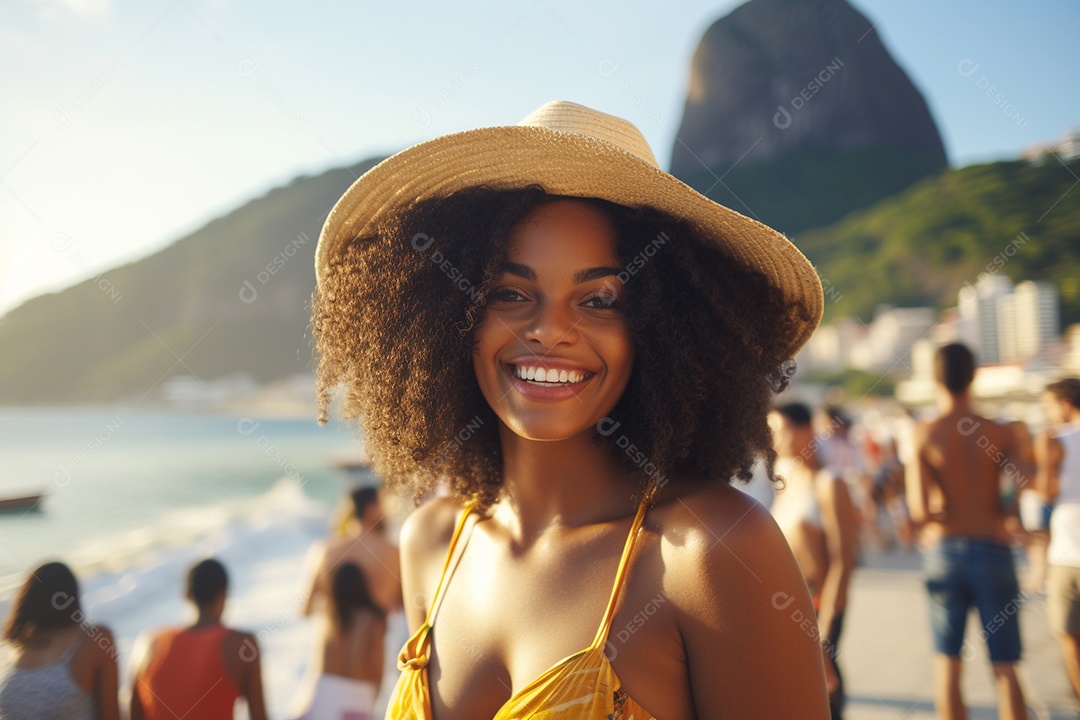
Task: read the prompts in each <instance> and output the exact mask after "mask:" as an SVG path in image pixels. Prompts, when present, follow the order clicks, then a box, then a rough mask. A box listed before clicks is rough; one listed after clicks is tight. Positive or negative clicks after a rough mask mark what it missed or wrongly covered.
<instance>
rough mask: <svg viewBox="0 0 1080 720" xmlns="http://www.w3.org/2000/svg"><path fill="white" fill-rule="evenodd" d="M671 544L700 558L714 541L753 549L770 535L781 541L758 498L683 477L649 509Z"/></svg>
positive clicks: (719, 543) (678, 552)
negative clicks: (676, 487)
mask: <svg viewBox="0 0 1080 720" xmlns="http://www.w3.org/2000/svg"><path fill="white" fill-rule="evenodd" d="M650 516H651V517H653V518H654V519H655V521H656V523H657V524H658V526H659V527H658V528H657V529H659V530H662V532H663V533H664V539H665V540H667V541H669V542H670V543H671V544H672V545H673V548H672V549H673V552H676V553H677V554H680V555H683V556H685V557H687V558H692V557H698V558H702V557H704V555H706V554H710V553H711V550H714V549H715V547H716V546H717V545H720V546H725V545H727V546H730V547H732V548H738V549H739V550H741V551H744V552H754V551H755V548H758V547H759V546H761V545H762V544H764V545H765V546H766V549H767V546H768V545H769V544H770V538H771V536H775V538H776V539H777V540H778V541H779V542H780V543H783V542H784V540H783V536H782V535H780V534H779V530H778V529H776V531H775V533H774V532H773V530H774V529H775V523H774V522H773V519H772V516H771V515H770V514H769V511H768V510H767V509H765V508H764V507H763V506H762V505H761V504H760V503H759V502H757V501H756V500H754V499H753V498H752V497H750V496H749V495H747V494H746V493H744V492H742V491H740V490H738V489H737V488H735V487H734V486H732V485H728V484H722V483H715V482H708V481H685V482H683V483H682V484H681V485H680V488H679V491H678V492H677V494H676V493H672V494H671V495H670V496H669V497H667V498H664V497H663V496H662V495H661V499H660V501H659V502H658V504H657V506H656V508H654V510H653V511H652V512H650ZM763 535H764V536H766V537H763Z"/></svg>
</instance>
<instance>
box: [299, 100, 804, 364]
mask: <svg viewBox="0 0 1080 720" xmlns="http://www.w3.org/2000/svg"><path fill="white" fill-rule="evenodd" d="M530 184H537V185H540V186H541V187H543V188H544V190H546V191H547V192H548V193H550V194H552V195H569V196H575V197H593V198H601V199H603V200H608V201H610V202H613V203H617V204H619V205H625V206H629V207H637V206H646V205H647V206H651V207H653V208H656V209H657V210H661V211H663V212H666V213H668V214H669V215H672V216H674V217H677V218H682V219H684V220H686V221H687V222H689V223H690V224H691V225H692V226H693V227H694V229H695V230H696V231H697V232H698V233H699V234H700V235H701V236H702V237H703V238H704V239H705V240H706V241H708V242H713V243H715V244H716V246H717V247H719V248H720V249H721V250H722V251H723V252H724V253H725V254H726V255H728V256H729V257H731V258H732V259H733V260H735V261H736V262H738V263H739V264H741V265H743V266H745V267H748V268H752V269H754V270H758V271H760V272H761V273H763V274H764V275H765V277H766V278H768V280H769V282H770V283H772V284H773V285H775V286H776V287H777V288H779V289H780V290H781V291H782V292H783V294H784V298H785V299H786V300H788V301H793V302H795V303H798V304H799V305H801V306H802V307H803V308H804V309H805V311H806V312H805V316H806V317H807V318H809V320H806V321H804V322H801V324H800V326H799V327H798V329H797V331H796V332H795V333H794V334H793V336H792V337H791V338H789V340H788V343H787V347H788V350H789V351H790V353H791V355H794V354H795V352H796V351H797V350H798V349H799V348H801V347H802V346H803V345H804V344H805V343H806V341H807V340H808V339H809V338H810V334H811V333H812V332H813V331H814V328H815V327H817V324H818V322H819V321H820V319H821V312H822V305H823V297H822V289H821V281H820V280H819V279H818V276H817V273H816V272H815V271H814V268H813V266H812V265H811V264H810V262H809V261H808V260H807V259H806V257H805V256H804V255H803V254H802V253H801V252H799V250H798V249H797V248H796V247H795V246H794V245H792V244H791V242H790V241H788V239H787V238H785V237H784V236H783V235H781V234H780V233H778V232H776V231H775V230H773V229H772V228H769V227H766V226H765V225H762V224H761V223H759V222H757V221H756V220H752V219H750V218H748V217H746V216H744V215H741V214H739V213H737V212H735V211H734V210H731V209H729V208H726V207H724V206H723V205H720V204H718V203H715V202H713V201H712V200H709V199H708V198H707V197H705V196H704V195H702V194H700V193H699V192H697V191H696V190H694V189H692V188H691V187H689V186H688V185H686V184H685V183H683V182H682V181H680V180H678V179H676V178H675V177H674V176H673V175H669V174H668V173H666V172H664V171H663V170H661V169H660V167H659V165H658V164H657V162H656V158H655V157H654V156H653V153H652V150H651V149H650V148H649V145H648V143H646V142H645V138H644V137H643V136H642V134H641V131H639V130H638V129H637V128H636V127H634V125H632V124H631V123H629V122H627V121H626V120H623V119H621V118H617V117H614V116H612V115H608V114H606V113H602V112H599V111H598V110H593V109H591V108H587V107H585V106H583V105H578V104H576V103H572V102H566V101H557V102H550V103H547V104H546V105H544V106H542V107H541V108H540V109H538V110H536V111H535V112H533V113H532V114H531V115H529V116H528V117H527V118H525V119H524V120H522V121H521V122H520V123H518V124H517V125H509V126H502V127H487V128H479V129H476V130H467V131H465V132H459V133H454V134H452V135H444V136H442V137H437V138H435V139H433V140H428V141H427V142H422V143H420V144H418V145H414V146H412V147H410V148H408V149H406V150H402V151H401V152H399V153H397V154H396V155H393V156H391V157H389V158H387V159H386V160H384V161H382V162H381V163H379V164H378V165H376V166H375V167H373V168H372V169H371V170H369V171H368V172H366V173H364V175H363V176H362V177H361V178H360V179H359V180H357V181H356V182H354V183H353V184H352V186H351V187H350V188H349V189H348V190H347V191H345V194H344V195H342V196H341V198H340V199H339V200H338V201H337V203H336V204H335V205H334V207H333V209H332V210H331V211H330V215H329V216H328V217H327V219H326V224H325V225H324V226H323V229H322V233H321V234H320V236H319V246H318V249H317V250H316V253H315V275H316V278H317V279H319V280H320V282H321V278H322V277H323V275H324V273H325V272H326V270H327V268H328V266H329V264H330V262H331V259H332V258H333V256H334V254H335V253H336V252H337V251H338V250H339V249H340V248H341V247H342V245H343V244H344V243H346V242H347V241H349V240H350V239H352V238H356V237H364V236H367V235H370V234H372V231H373V229H374V227H375V226H376V224H377V223H378V222H379V221H380V220H382V219H384V218H385V217H387V216H389V215H391V214H393V213H396V212H400V211H402V210H403V209H405V208H406V207H408V206H409V205H410V204H411V203H413V202H415V201H417V200H421V199H424V198H430V197H442V196H446V195H449V194H450V193H453V192H455V191H457V190H460V189H462V188H466V187H472V186H475V185H487V186H490V187H493V188H499V189H513V188H522V187H525V186H526V185H530Z"/></svg>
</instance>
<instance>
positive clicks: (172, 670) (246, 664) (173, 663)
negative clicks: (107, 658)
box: [131, 558, 266, 720]
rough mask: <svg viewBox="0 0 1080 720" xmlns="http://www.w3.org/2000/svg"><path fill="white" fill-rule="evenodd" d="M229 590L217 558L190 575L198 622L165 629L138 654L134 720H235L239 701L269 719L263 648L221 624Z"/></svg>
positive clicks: (256, 719)
mask: <svg viewBox="0 0 1080 720" xmlns="http://www.w3.org/2000/svg"><path fill="white" fill-rule="evenodd" d="M228 585H229V578H228V574H227V573H226V572H225V567H224V566H223V565H222V564H221V563H220V562H218V561H217V560H214V559H213V558H210V559H207V560H203V561H202V562H200V563H198V564H197V565H195V566H194V567H192V568H191V570H190V571H189V572H188V579H187V598H188V600H190V601H191V602H192V603H193V604H194V605H195V609H196V611H197V613H198V615H197V617H196V620H195V623H194V624H193V625H191V626H190V627H186V628H169V629H166V630H162V631H160V632H158V633H156V634H155V635H154V636H153V638H152V639H151V640H150V641H149V643H148V644H147V645H146V646H144V647H143V648H141V650H142V652H140V649H136V652H135V658H134V659H133V663H132V664H133V667H134V668H135V671H134V672H135V677H134V683H133V684H132V690H131V720H175V719H176V718H180V717H193V718H194V717H197V718H200V719H201V720H232V717H233V708H234V705H235V703H236V699H237V698H239V697H243V698H244V699H245V700H246V701H247V705H248V710H249V712H250V715H251V720H266V704H265V701H264V699H263V689H262V671H261V669H260V659H259V644H258V642H257V641H256V639H255V636H254V635H252V634H250V633H246V632H240V631H238V630H232V629H230V628H227V627H225V626H224V625H222V624H221V615H222V613H223V612H224V610H225V599H226V596H227V594H228V592H227V591H228Z"/></svg>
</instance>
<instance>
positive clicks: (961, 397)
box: [0, 345, 1080, 720]
mask: <svg viewBox="0 0 1080 720" xmlns="http://www.w3.org/2000/svg"><path fill="white" fill-rule="evenodd" d="M974 372H975V358H974V356H973V355H972V354H971V352H970V351H969V350H968V349H967V348H965V347H964V346H962V345H950V346H946V347H944V348H941V349H940V350H939V352H938V356H937V375H938V383H939V388H940V402H939V413H938V415H937V417H936V418H934V419H933V420H930V421H927V422H923V423H919V424H917V425H915V426H914V428H913V432H912V433H911V437H910V438H909V439H908V442H909V443H910V448H909V455H910V457H909V458H908V459H907V461H906V462H901V461H900V459H899V453H898V452H897V446H898V438H896V437H891V436H885V437H880V436H879V437H877V438H874V437H872V436H871V435H870V434H869V433H867V432H865V428H859V427H853V422H852V420H850V419H849V418H848V416H847V415H846V414H845V413H844V412H843V411H842V410H841V409H839V408H837V407H831V406H830V407H825V408H823V409H822V410H821V411H820V412H819V413H817V415H816V416H815V414H814V413H813V411H812V410H811V408H810V407H809V406H808V405H805V404H803V403H798V402H793V403H784V404H779V405H777V406H776V407H775V408H774V409H773V410H772V412H771V413H770V414H769V425H770V428H771V430H772V435H773V447H774V450H775V452H776V468H777V474H778V475H779V476H780V477H782V478H783V482H782V483H781V484H780V486H779V488H780V489H779V490H776V491H772V486H771V485H770V486H769V490H770V492H769V493H768V494H767V495H758V497H759V499H761V500H762V502H764V503H765V504H766V505H768V506H769V508H770V511H771V513H772V515H773V518H774V519H775V521H776V523H777V525H778V526H779V528H780V530H781V531H782V532H783V535H784V537H785V538H786V539H787V541H788V544H789V546H790V548H791V551H792V554H793V555H794V557H795V561H796V563H797V565H798V567H799V569H800V571H801V573H802V575H803V578H804V580H805V582H806V585H807V588H808V590H809V592H810V595H811V598H812V601H813V606H814V610H815V612H816V614H817V631H816V632H817V636H818V637H819V639H820V641H821V646H822V651H823V661H824V665H825V672H826V682H827V687H828V690H829V703H830V711H831V714H832V717H833V718H840V717H842V716H843V704H844V684H843V675H842V673H841V669H840V667H839V664H838V663H837V662H836V660H837V657H838V646H839V643H840V636H841V630H842V627H843V618H844V613H845V609H846V607H847V603H848V597H849V591H848V589H849V584H850V580H851V577H852V574H853V572H854V570H855V567H856V564H857V559H858V554H859V550H860V547H862V548H864V549H865V547H866V545H867V544H877V545H878V546H879V547H899V548H901V549H907V550H911V549H913V548H912V546H911V543H912V542H914V541H915V540H918V543H919V545H920V546H921V549H922V551H923V566H924V571H925V577H926V588H927V592H928V598H929V602H930V619H931V633H932V637H933V643H934V648H935V652H936V654H937V658H936V660H935V674H936V676H937V684H936V693H935V703H936V705H937V709H938V713H939V715H940V716H941V717H942V718H946V719H950V720H951V719H956V718H965V717H966V714H965V713H966V711H965V708H964V703H963V700H962V697H961V694H960V675H961V669H962V667H963V660H964V659H965V655H966V653H967V651H969V649H970V648H971V643H972V642H973V641H972V640H971V639H970V638H968V639H965V635H964V630H965V624H966V620H967V615H968V612H969V611H970V610H971V609H972V608H975V609H976V610H977V611H978V612H979V614H980V617H981V621H982V623H983V625H984V627H990V626H991V624H993V631H992V632H983V633H981V636H982V639H985V642H986V644H987V648H988V651H989V656H990V659H991V664H992V669H993V673H994V676H995V681H996V683H997V690H998V697H999V701H1000V708H999V711H1000V716H1001V717H1003V718H1012V719H1016V720H1019V719H1020V718H1024V717H1027V716H1026V710H1025V709H1024V707H1025V704H1024V697H1023V691H1022V689H1021V687H1020V684H1019V682H1018V680H1017V677H1016V665H1017V663H1018V662H1019V660H1020V654H1021V639H1020V627H1019V622H1018V618H1019V613H1018V612H1016V611H1015V610H1016V609H1017V607H1018V605H1019V603H1020V602H1021V600H1022V599H1023V598H1024V597H1025V595H1026V592H1025V591H1022V590H1021V586H1020V583H1019V580H1018V577H1017V572H1016V568H1015V565H1014V561H1013V547H1014V546H1016V545H1018V544H1023V545H1027V546H1028V549H1029V552H1030V555H1029V557H1030V558H1031V560H1032V561H1031V562H1030V563H1029V567H1028V570H1029V576H1028V580H1027V584H1028V590H1029V591H1031V590H1038V591H1041V590H1043V588H1044V586H1045V591H1046V593H1047V598H1048V606H1049V618H1050V623H1051V627H1052V630H1053V632H1054V634H1055V635H1056V636H1057V637H1058V639H1059V640H1060V643H1061V650H1062V657H1063V664H1064V668H1065V670H1066V672H1067V674H1068V677H1069V679H1070V681H1071V683H1072V685H1073V687H1074V689H1075V691H1076V693H1077V697H1078V698H1080V379H1075V378H1067V379H1064V380H1061V381H1058V382H1055V383H1053V384H1051V385H1050V386H1048V387H1047V389H1046V392H1045V393H1044V397H1043V408H1044V411H1045V416H1046V421H1047V422H1046V427H1045V428H1043V429H1042V430H1041V431H1040V432H1039V433H1038V434H1037V435H1036V436H1034V437H1031V436H1030V435H1027V434H1026V427H1024V426H1023V425H1022V424H1015V423H1013V424H1010V423H998V422H995V421H993V420H991V419H989V418H986V417H983V416H981V415H979V414H977V413H976V411H975V409H974V408H973V405H972V401H971V393H970V386H971V383H972V379H973V376H974ZM989 448H993V450H988V449H989ZM748 492H753V486H751V487H750V488H748ZM1024 493H1032V494H1033V495H1034V496H1036V497H1037V498H1038V499H1039V508H1040V512H1038V513H1034V514H1032V513H1028V515H1031V517H1029V518H1026V519H1024V518H1021V515H1023V514H1024V513H1023V512H1022V510H1021V507H1020V506H1021V503H1020V502H1019V499H1020V498H1022V497H1023V496H1024ZM347 505H348V511H347V512H346V513H344V515H343V518H342V520H341V521H340V522H339V527H338V532H337V533H336V534H335V535H334V536H333V537H332V538H331V539H329V540H327V541H325V542H320V543H317V544H316V545H315V546H313V547H312V549H311V551H310V552H309V554H308V558H307V560H306V561H305V568H304V570H303V581H302V582H303V584H304V587H305V590H306V600H305V602H304V604H303V608H302V612H303V614H304V615H305V616H312V617H314V619H315V623H314V638H313V642H312V648H313V652H312V658H311V661H310V662H309V663H308V666H307V668H308V670H307V673H306V675H305V677H304V679H303V681H302V683H301V689H300V690H299V691H298V692H297V693H296V694H295V698H294V702H293V705H292V708H291V709H290V714H289V717H291V718H299V719H304V720H319V719H321V718H327V719H333V720H345V719H348V720H368V719H369V718H371V717H372V713H373V712H374V708H375V706H376V697H377V695H378V694H379V688H380V685H381V683H382V681H383V677H384V656H385V653H386V642H387V631H386V628H387V624H386V620H387V615H388V613H392V612H394V611H397V610H400V609H401V608H402V587H401V580H400V571H399V568H400V558H399V550H398V548H397V546H396V544H395V543H393V542H391V540H390V539H389V538H387V537H386V533H385V522H386V521H385V517H386V515H385V512H384V510H383V508H382V507H381V505H380V500H379V492H378V490H376V489H375V488H372V487H365V488H359V489H356V490H354V491H353V492H352V493H351V494H350V496H349V498H348V503H347ZM1044 508H1046V509H1049V508H1052V512H1043V511H1042V510H1043V509H1044ZM1048 520H1049V521H1048ZM913 528H914V530H913ZM1040 553H1045V554H1046V555H1047V557H1045V558H1042V559H1040ZM1044 569H1045V571H1044ZM228 588H229V579H228V574H227V571H226V569H225V567H224V566H223V565H222V564H221V563H220V562H219V561H218V560H216V559H213V558H208V559H205V560H202V561H200V562H198V563H196V564H195V565H194V566H193V567H191V569H190V570H189V572H188V575H187V583H186V589H185V596H186V598H187V600H188V601H189V602H190V604H191V607H192V610H193V612H194V616H195V620H194V622H193V623H192V624H190V625H188V626H184V627H172V628H168V629H164V630H160V631H157V632H155V633H153V634H148V635H145V636H142V637H141V638H140V639H139V641H138V642H137V643H136V646H135V648H134V650H133V653H132V662H131V668H132V683H131V692H130V696H129V697H128V698H127V699H126V703H124V702H121V701H120V699H119V696H118V685H119V683H118V671H117V666H118V663H117V659H118V651H117V648H116V645H115V642H114V640H113V637H112V634H111V632H110V631H109V629H108V628H106V627H102V626H99V625H93V624H90V623H89V622H88V621H87V619H86V615H85V612H84V610H83V609H82V606H81V603H80V597H79V590H78V583H77V581H76V578H75V576H74V574H73V573H72V572H71V570H70V569H69V568H68V567H67V566H66V565H64V564H63V563H59V562H52V563H47V564H45V565H42V566H41V567H39V568H37V569H35V570H34V571H33V572H32V573H31V574H30V576H29V577H28V578H27V580H26V583H25V584H24V586H23V587H22V589H21V591H20V592H19V594H18V596H17V597H16V599H15V602H14V604H13V606H12V610H11V613H10V616H9V618H8V620H7V623H6V627H5V633H4V639H5V641H6V643H7V644H8V646H9V647H10V649H11V650H12V651H13V653H14V661H13V663H12V666H11V669H10V671H9V672H8V674H7V675H6V676H5V677H3V678H2V679H0V718H4V719H5V720H6V719H8V718H11V719H21V718H36V717H51V716H53V715H55V716H56V717H65V718H74V719H76V720H77V719H79V718H93V717H98V718H103V719H106V720H107V719H108V718H119V717H120V716H121V707H122V706H126V708H127V709H128V712H129V716H130V718H131V720H143V719H145V720H155V719H157V718H174V717H184V716H186V715H188V714H189V713H191V712H193V711H195V709H196V708H197V709H198V711H197V713H196V714H197V716H198V717H202V718H210V719H213V718H231V717H232V716H233V709H234V704H235V702H236V700H237V699H238V698H243V699H244V700H245V701H246V703H247V707H248V709H249V713H250V716H251V718H252V720H263V719H264V718H266V717H267V711H266V705H265V700H264V697H263V688H262V673H261V667H260V663H261V656H260V647H259V643H258V640H257V638H256V637H255V636H254V635H252V634H250V633H247V632H243V631H240V630H235V629H231V628H228V627H226V626H225V625H224V624H223V623H222V616H223V613H224V610H225V605H226V601H227V598H228ZM783 601H784V600H783V599H780V600H779V601H778V602H783ZM49 708H52V709H53V710H49ZM50 712H52V713H53V715H50V714H49V713H50ZM193 716H194V715H193Z"/></svg>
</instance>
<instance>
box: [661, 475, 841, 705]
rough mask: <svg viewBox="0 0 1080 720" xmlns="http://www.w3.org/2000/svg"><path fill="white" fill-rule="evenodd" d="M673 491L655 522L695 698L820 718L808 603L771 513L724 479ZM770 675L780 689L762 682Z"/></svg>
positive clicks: (820, 686) (821, 694) (820, 674)
mask: <svg viewBox="0 0 1080 720" xmlns="http://www.w3.org/2000/svg"><path fill="white" fill-rule="evenodd" d="M688 487H689V489H688ZM679 490H680V491H679V492H678V494H677V495H675V496H673V497H671V498H670V499H668V500H666V501H664V502H662V503H659V504H658V505H657V507H656V508H655V510H656V512H655V513H654V518H653V522H654V529H655V530H656V531H657V532H658V533H659V534H660V536H661V537H660V543H659V544H658V545H659V548H660V552H661V553H662V558H663V562H662V563H661V566H662V568H663V570H662V572H663V580H662V582H663V588H664V594H665V595H666V596H667V598H668V599H669V600H670V601H671V603H670V608H671V610H672V612H673V615H672V618H673V620H674V622H675V625H676V627H677V628H678V636H679V637H680V638H682V641H683V646H684V649H685V653H686V659H687V665H688V668H689V673H690V684H691V686H693V687H695V688H698V689H696V690H695V691H694V701H695V704H696V705H697V706H698V707H699V708H718V709H719V708H723V709H724V711H725V712H730V713H731V716H732V717H805V718H815V719H816V718H827V717H828V709H827V708H828V706H827V703H826V701H825V687H824V671H823V669H822V664H821V663H822V660H821V649H820V645H819V643H818V640H817V638H816V623H815V620H814V610H813V605H812V604H811V601H810V594H809V592H808V591H807V589H806V583H805V582H804V581H803V579H802V576H801V574H800V573H799V569H798V566H797V564H796V563H795V558H794V557H793V556H792V553H791V550H790V549H789V547H788V544H787V542H786V541H785V539H784V536H783V534H782V533H781V532H780V529H779V528H778V527H777V525H776V523H775V522H774V521H773V519H772V516H771V515H770V514H769V512H768V510H766V509H765V508H764V507H763V506H762V505H761V504H760V503H758V502H757V501H756V500H754V499H753V498H751V497H750V496H748V495H746V494H745V493H743V492H741V491H740V490H738V489H737V488H735V487H732V486H731V485H720V484H715V483H707V482H697V483H694V484H692V485H689V486H681V487H680V488H679ZM778 648H782V649H783V650H782V651H781V650H778ZM776 677H779V678H783V679H784V682H785V687H784V691H783V692H775V686H774V684H770V682H771V681H765V680H764V678H774V679H775V678H776ZM703 714H708V713H703Z"/></svg>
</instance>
